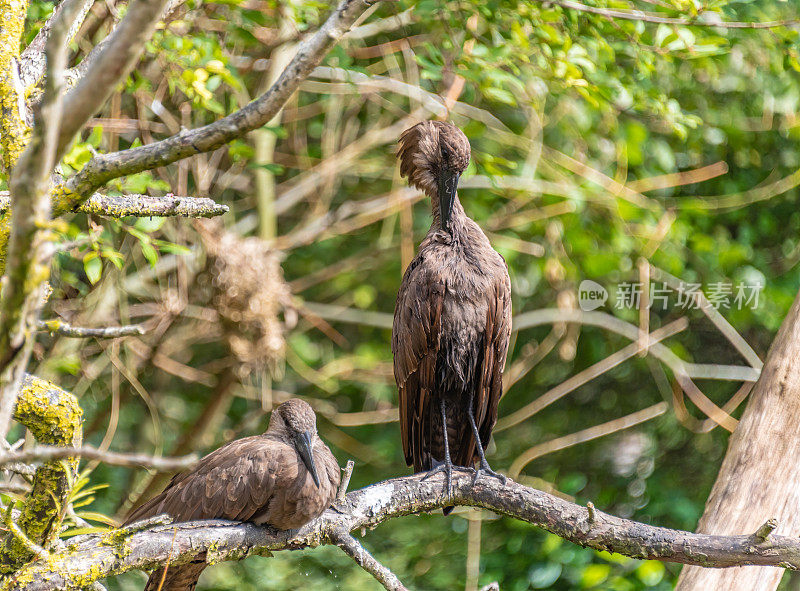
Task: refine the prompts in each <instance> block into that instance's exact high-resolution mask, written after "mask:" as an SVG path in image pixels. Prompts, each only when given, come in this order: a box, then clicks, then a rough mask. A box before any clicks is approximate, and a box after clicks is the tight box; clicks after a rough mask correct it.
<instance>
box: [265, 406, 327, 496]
mask: <svg viewBox="0 0 800 591" xmlns="http://www.w3.org/2000/svg"><path fill="white" fill-rule="evenodd" d="M269 431H273V432H281V433H282V434H284V435H285V437H286V438H287V439H288V440H289V442H290V443H291V444H292V445H293V446H294V447H295V449H297V453H298V454H299V455H300V458H301V459H302V460H303V464H305V467H306V468H307V469H308V471H309V473H310V474H311V478H312V479H313V480H314V484H315V485H317V488H319V476H318V474H317V466H316V464H315V462H314V451H313V450H314V438H315V437H316V436H317V415H315V414H314V410H313V409H312V408H311V406H309V404H308V403H307V402H304V401H303V400H300V399H299V398H290V399H289V400H287V401H286V402H284V403H283V404H281V405H280V406H278V408H276V409H275V410H274V411H272V416H270V418H269Z"/></svg>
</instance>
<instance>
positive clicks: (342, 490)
mask: <svg viewBox="0 0 800 591" xmlns="http://www.w3.org/2000/svg"><path fill="white" fill-rule="evenodd" d="M355 465H356V463H355V462H354V461H353V460H347V465H346V466H345V467H344V470H342V482H341V484H340V485H339V491H338V492H337V493H336V502H337V503H344V496H345V495H346V494H347V487H348V486H350V478H352V476H353V467H354V466H355Z"/></svg>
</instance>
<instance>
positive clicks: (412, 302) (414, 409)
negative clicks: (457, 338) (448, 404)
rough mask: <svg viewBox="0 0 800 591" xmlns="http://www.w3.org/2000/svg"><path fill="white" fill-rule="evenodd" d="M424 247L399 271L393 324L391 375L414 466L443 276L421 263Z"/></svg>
mask: <svg viewBox="0 0 800 591" xmlns="http://www.w3.org/2000/svg"><path fill="white" fill-rule="evenodd" d="M424 256H425V255H424V248H420V253H419V254H418V255H417V257H416V258H415V259H414V260H413V261H412V262H411V264H410V265H409V266H408V269H406V272H405V274H404V276H403V281H402V283H401V284H400V291H399V292H398V294H397V304H396V306H395V310H394V322H393V324H392V355H393V357H394V378H395V381H396V382H397V387H398V390H399V398H400V436H401V439H402V441H403V453H404V454H405V459H406V464H408V465H411V464H412V463H413V464H414V470H416V471H419V470H421V469H422V468H423V465H425V464H426V463H427V462H424V458H423V457H422V456H421V454H422V453H424V452H423V449H424V446H423V442H422V432H423V429H422V421H423V417H425V416H426V415H427V414H430V413H426V406H427V405H428V404H430V402H431V396H430V394H431V391H432V389H433V387H434V378H435V370H436V356H437V354H438V352H439V327H440V320H441V313H442V302H443V301H444V294H445V292H446V285H445V280H444V278H443V277H442V276H441V275H440V274H436V273H435V271H433V270H432V269H430V268H429V266H427V265H425V264H423V263H424Z"/></svg>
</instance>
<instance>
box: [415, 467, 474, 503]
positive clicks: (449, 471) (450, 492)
mask: <svg viewBox="0 0 800 591" xmlns="http://www.w3.org/2000/svg"><path fill="white" fill-rule="evenodd" d="M455 470H464V468H462V467H460V466H454V465H453V463H452V462H442V463H441V464H439V465H438V466H435V467H433V468H431V469H430V470H428V472H427V473H426V474H425V476H423V477H422V478H421V479H420V480H427V479H428V478H430V477H431V476H435V475H436V474H439V473H440V472H444V473H445V476H446V479H447V496H448V497H452V496H453V472H454V471H455Z"/></svg>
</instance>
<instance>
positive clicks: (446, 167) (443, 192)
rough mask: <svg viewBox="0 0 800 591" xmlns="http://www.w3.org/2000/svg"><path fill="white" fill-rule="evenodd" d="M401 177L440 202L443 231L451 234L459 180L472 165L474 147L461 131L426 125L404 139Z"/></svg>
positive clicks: (400, 152)
mask: <svg viewBox="0 0 800 591" xmlns="http://www.w3.org/2000/svg"><path fill="white" fill-rule="evenodd" d="M397 157H398V158H399V159H400V174H401V176H404V177H406V178H408V182H409V184H410V185H412V186H414V187H417V188H418V189H420V190H422V191H424V192H425V193H426V194H427V195H428V196H429V197H430V198H431V199H434V200H436V203H437V205H438V210H439V220H440V222H441V225H442V229H443V230H445V231H449V229H450V228H449V225H450V217H451V214H452V212H453V203H454V202H455V199H456V189H457V187H458V178H459V177H460V176H461V173H462V172H464V171H465V170H466V168H467V166H468V165H469V158H470V145H469V140H468V139H467V136H465V135H464V132H462V131H461V130H460V129H459V128H458V127H456V126H455V125H453V124H452V123H448V122H446V121H423V122H422V123H417V124H416V125H415V126H414V127H411V128H409V129H407V130H405V131H404V132H403V133H402V134H401V135H400V146H399V148H398V150H397Z"/></svg>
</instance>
